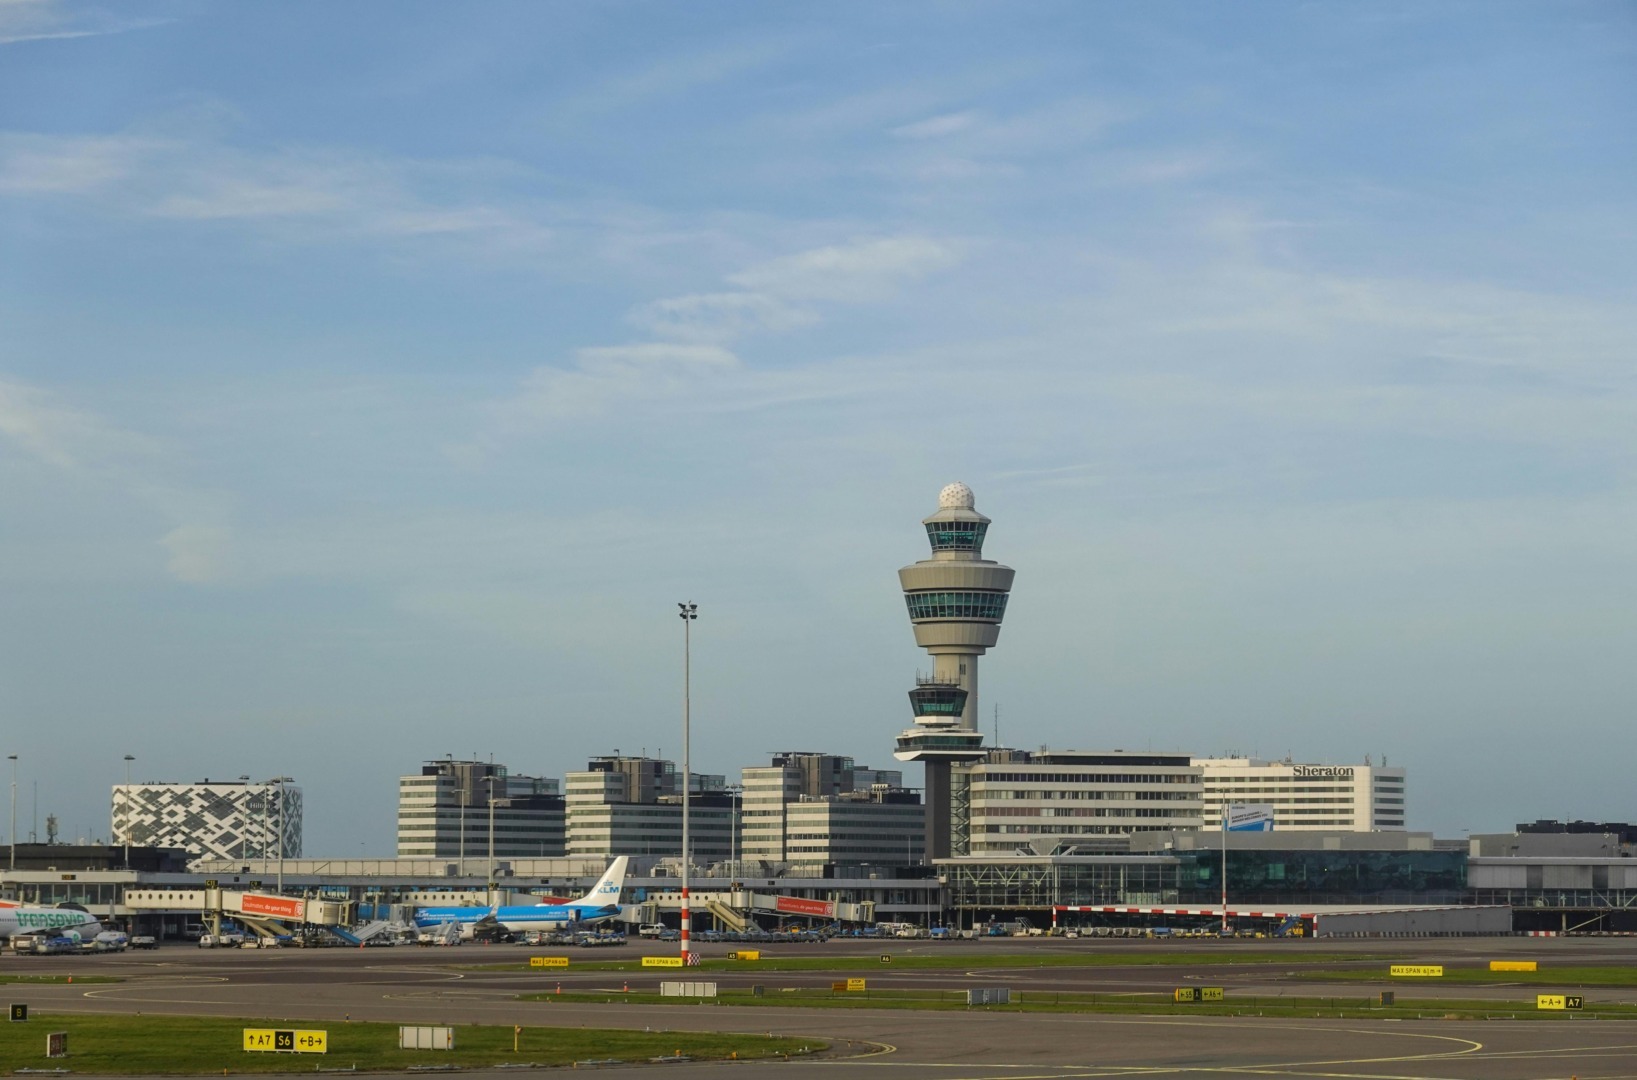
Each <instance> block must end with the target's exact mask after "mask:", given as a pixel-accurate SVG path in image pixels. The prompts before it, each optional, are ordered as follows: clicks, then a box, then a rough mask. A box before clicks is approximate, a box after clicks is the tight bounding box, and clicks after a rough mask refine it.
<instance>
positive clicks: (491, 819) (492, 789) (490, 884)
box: [483, 776, 495, 905]
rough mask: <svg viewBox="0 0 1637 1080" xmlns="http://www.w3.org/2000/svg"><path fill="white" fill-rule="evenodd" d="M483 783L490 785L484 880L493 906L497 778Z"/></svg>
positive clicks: (486, 778)
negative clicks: (486, 865)
mask: <svg viewBox="0 0 1637 1080" xmlns="http://www.w3.org/2000/svg"><path fill="white" fill-rule="evenodd" d="M483 782H484V783H485V784H488V785H489V876H488V877H486V878H484V879H483V880H484V882H485V883H486V884H485V888H487V889H488V891H489V903H490V904H491V905H492V904H494V902H495V777H493V776H485V777H484V778H483Z"/></svg>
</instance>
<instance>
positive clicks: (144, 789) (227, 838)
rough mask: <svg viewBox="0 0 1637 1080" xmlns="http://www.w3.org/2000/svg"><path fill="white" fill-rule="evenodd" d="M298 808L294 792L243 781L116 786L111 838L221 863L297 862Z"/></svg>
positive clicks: (289, 786) (275, 784)
mask: <svg viewBox="0 0 1637 1080" xmlns="http://www.w3.org/2000/svg"><path fill="white" fill-rule="evenodd" d="M301 807H302V799H301V789H300V788H299V787H296V786H294V785H293V784H290V783H287V782H279V781H272V780H269V781H266V782H263V783H252V782H251V781H250V780H249V778H248V777H241V778H239V779H237V780H210V779H205V780H200V781H198V782H197V783H192V784H179V783H147V784H116V785H114V789H113V836H112V839H113V843H114V844H116V845H124V844H130V845H132V846H133V847H157V848H180V849H182V850H183V851H187V852H189V853H191V854H193V855H198V856H206V857H211V858H220V859H240V860H245V859H267V858H273V857H277V856H278V855H280V854H283V855H284V856H285V857H286V858H292V857H300V855H301ZM281 832H282V839H281V838H280V834H281Z"/></svg>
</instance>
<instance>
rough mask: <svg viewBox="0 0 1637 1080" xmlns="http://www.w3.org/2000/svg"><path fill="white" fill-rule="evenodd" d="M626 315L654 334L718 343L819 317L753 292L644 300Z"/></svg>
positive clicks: (781, 329) (791, 327) (788, 327)
mask: <svg viewBox="0 0 1637 1080" xmlns="http://www.w3.org/2000/svg"><path fill="white" fill-rule="evenodd" d="M628 318H629V321H630V322H632V323H633V324H635V325H637V326H640V327H642V328H643V329H645V330H647V331H648V332H649V333H651V334H654V335H655V336H657V337H662V338H671V339H674V340H678V341H696V342H716V343H719V344H722V343H727V342H731V341H736V340H738V339H739V338H741V337H743V336H745V335H746V334H751V333H762V332H766V333H781V332H784V331H788V330H796V329H799V328H801V327H803V326H811V325H812V324H814V323H816V322H817V321H818V315H817V313H815V312H813V311H810V310H807V309H804V308H800V307H796V306H793V305H791V304H789V303H786V302H785V301H783V300H781V299H779V298H778V297H776V296H769V295H767V294H765V293H755V292H721V293H695V294H693V295H689V296H672V297H667V298H665V299H663V300H655V301H653V302H652V303H648V304H643V305H642V306H641V307H639V308H637V309H636V310H634V311H632V312H631V314H630V316H629V317H628Z"/></svg>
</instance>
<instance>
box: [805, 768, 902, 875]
mask: <svg viewBox="0 0 1637 1080" xmlns="http://www.w3.org/2000/svg"><path fill="white" fill-rule="evenodd" d="M784 811H785V813H784V861H785V862H788V863H824V864H830V865H858V864H873V865H881V866H902V865H907V864H913V863H919V862H921V861H923V859H924V858H925V855H926V807H924V806H922V805H921V796H920V794H919V793H918V792H914V791H905V790H903V789H902V788H899V789H896V790H894V789H888V788H886V787H885V786H884V785H883V786H880V787H878V788H876V789H875V790H873V791H851V792H848V793H846V794H844V795H825V796H821V797H816V798H815V797H811V796H804V797H803V798H802V799H800V800H799V801H797V802H793V803H788V804H786V806H785V808H784Z"/></svg>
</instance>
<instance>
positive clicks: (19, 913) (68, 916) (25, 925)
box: [0, 907, 102, 940]
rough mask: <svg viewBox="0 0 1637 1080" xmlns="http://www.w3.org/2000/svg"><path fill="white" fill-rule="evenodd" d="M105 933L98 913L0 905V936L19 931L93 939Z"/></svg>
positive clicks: (13, 934)
mask: <svg viewBox="0 0 1637 1080" xmlns="http://www.w3.org/2000/svg"><path fill="white" fill-rule="evenodd" d="M101 932H102V923H100V922H98V921H97V917H96V916H95V915H91V914H89V913H87V912H84V911H76V910H75V909H73V908H48V907H0V938H5V939H7V940H10V939H11V938H14V937H17V936H18V935H20V934H63V935H70V936H71V935H73V934H78V935H79V936H80V937H83V938H92V937H95V936H96V935H97V934H99V933H101Z"/></svg>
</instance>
